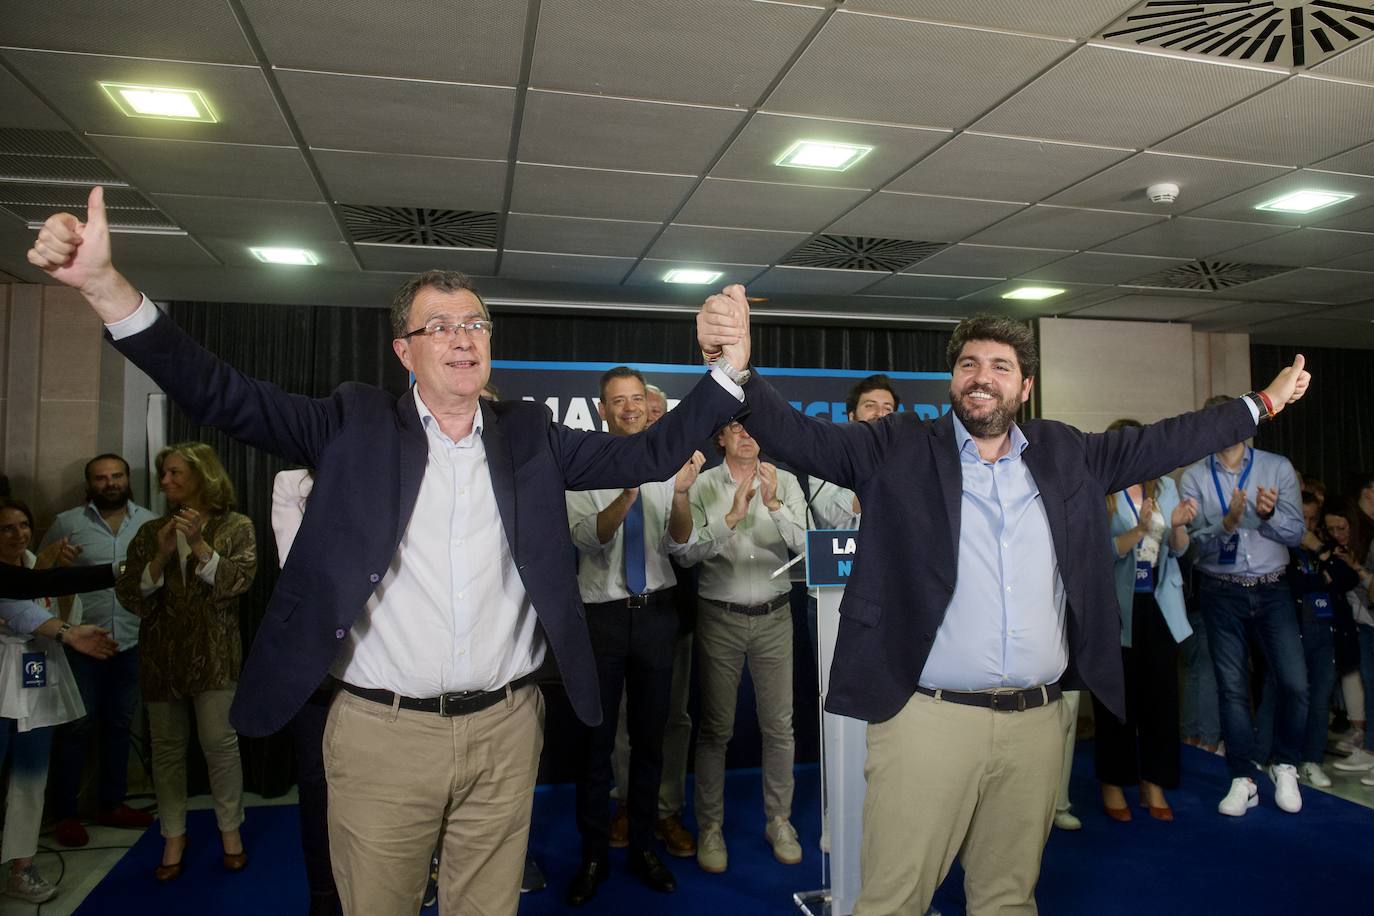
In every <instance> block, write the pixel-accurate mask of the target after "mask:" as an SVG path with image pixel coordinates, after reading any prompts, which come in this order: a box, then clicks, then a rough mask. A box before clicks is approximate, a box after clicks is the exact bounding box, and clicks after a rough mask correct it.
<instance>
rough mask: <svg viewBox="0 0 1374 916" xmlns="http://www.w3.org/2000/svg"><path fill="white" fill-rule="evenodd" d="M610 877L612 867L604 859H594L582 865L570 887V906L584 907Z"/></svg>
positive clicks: (568, 899) (568, 897)
mask: <svg viewBox="0 0 1374 916" xmlns="http://www.w3.org/2000/svg"><path fill="white" fill-rule="evenodd" d="M608 877H610V867H609V866H608V865H607V864H606V860H604V859H592V860H590V861H587V862H583V863H582V867H581V868H579V869H578V870H577V874H575V875H573V879H572V883H571V884H569V885H568V896H567V901H568V906H582V904H584V903H587V902H589V901H590V900H591V899H592V898H593V897H595V896H596V889H597V888H598V887H600V886H601V883H602V882H603V881H605V880H606V879H607V878H608Z"/></svg>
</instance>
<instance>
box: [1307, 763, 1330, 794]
mask: <svg viewBox="0 0 1374 916" xmlns="http://www.w3.org/2000/svg"><path fill="white" fill-rule="evenodd" d="M1302 778H1303V779H1306V780H1307V783H1308V785H1310V786H1314V787H1316V788H1318V789H1329V788H1331V777H1330V776H1327V775H1326V771H1325V770H1323V769H1322V765H1321V764H1320V763H1304V764H1303V765H1302Z"/></svg>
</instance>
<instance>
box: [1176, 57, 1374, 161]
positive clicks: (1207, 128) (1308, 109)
mask: <svg viewBox="0 0 1374 916" xmlns="http://www.w3.org/2000/svg"><path fill="white" fill-rule="evenodd" d="M1372 135H1374V86H1356V85H1353V84H1350V83H1338V82H1334V81H1332V80H1325V79H1314V78H1312V77H1308V76H1303V75H1298V76H1295V77H1293V78H1292V79H1291V80H1288V81H1287V82H1284V83H1281V84H1279V85H1277V86H1274V87H1273V88H1271V89H1269V90H1267V91H1265V92H1261V93H1260V94H1259V95H1256V96H1254V97H1253V98H1249V99H1246V100H1245V101H1243V102H1241V103H1240V104H1239V105H1236V106H1235V107H1234V108H1230V109H1228V110H1226V111H1224V112H1222V113H1220V114H1218V115H1216V116H1215V117H1212V118H1209V119H1208V120H1206V121H1203V122H1202V123H1201V124H1199V125H1197V126H1196V127H1193V128H1190V129H1189V130H1185V131H1184V132H1183V133H1181V134H1179V135H1178V136H1176V137H1171V138H1169V139H1168V140H1166V141H1164V142H1163V143H1161V144H1159V149H1161V150H1164V151H1167V152H1175V153H1191V154H1193V155H1197V156H1221V157H1225V158H1228V159H1246V160H1249V161H1251V162H1273V163H1276V164H1280V165H1289V166H1302V165H1307V164H1309V163H1312V162H1315V161H1316V160H1318V159H1325V158H1327V157H1328V156H1332V155H1334V154H1336V153H1339V152H1341V151H1342V150H1347V149H1349V148H1350V147H1352V146H1357V145H1359V144H1361V143H1364V142H1366V141H1367V140H1368V139H1369V138H1370V136H1372Z"/></svg>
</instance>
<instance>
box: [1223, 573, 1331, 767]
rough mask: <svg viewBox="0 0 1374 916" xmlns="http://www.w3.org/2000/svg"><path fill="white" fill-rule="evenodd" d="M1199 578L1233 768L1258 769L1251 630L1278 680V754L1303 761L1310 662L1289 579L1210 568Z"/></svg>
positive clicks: (1229, 764)
mask: <svg viewBox="0 0 1374 916" xmlns="http://www.w3.org/2000/svg"><path fill="white" fill-rule="evenodd" d="M1199 579H1200V584H1199V595H1200V598H1201V606H1202V616H1203V621H1204V622H1205V623H1206V625H1207V640H1208V643H1209V644H1210V647H1211V651H1212V667H1213V669H1214V670H1215V671H1216V676H1217V686H1218V687H1219V689H1220V692H1221V734H1222V737H1223V738H1224V739H1225V740H1226V767H1227V769H1228V770H1229V771H1230V773H1231V776H1232V777H1233V778H1234V777H1237V776H1250V775H1252V774H1253V773H1254V762H1255V759H1256V758H1255V754H1256V748H1255V733H1254V731H1253V728H1254V726H1253V724H1252V720H1251V716H1250V666H1249V665H1248V664H1247V655H1246V650H1247V647H1248V643H1249V642H1250V640H1251V639H1252V638H1253V639H1254V640H1255V641H1256V642H1258V644H1259V648H1260V651H1262V652H1263V653H1264V658H1265V661H1266V662H1267V663H1268V665H1269V668H1270V670H1272V671H1273V672H1274V678H1275V683H1276V687H1275V690H1274V691H1273V693H1274V694H1275V700H1276V703H1277V706H1276V710H1275V720H1274V721H1275V742H1274V752H1273V756H1274V760H1275V761H1276V762H1278V763H1287V764H1293V765H1294V766H1296V765H1297V764H1298V762H1299V758H1300V757H1301V754H1302V744H1303V735H1304V732H1305V730H1306V727H1307V664H1306V662H1305V661H1304V659H1303V645H1302V636H1301V635H1300V633H1299V631H1298V616H1297V614H1296V613H1295V611H1294V608H1293V595H1292V593H1291V592H1290V591H1289V590H1288V584H1287V583H1286V582H1278V583H1275V584H1272V585H1256V586H1254V587H1250V588H1246V587H1244V586H1240V585H1233V584H1231V583H1228V582H1222V581H1221V580H1219V579H1214V578H1212V577H1210V576H1206V575H1203V576H1200V577H1199ZM1260 762H1263V761H1260Z"/></svg>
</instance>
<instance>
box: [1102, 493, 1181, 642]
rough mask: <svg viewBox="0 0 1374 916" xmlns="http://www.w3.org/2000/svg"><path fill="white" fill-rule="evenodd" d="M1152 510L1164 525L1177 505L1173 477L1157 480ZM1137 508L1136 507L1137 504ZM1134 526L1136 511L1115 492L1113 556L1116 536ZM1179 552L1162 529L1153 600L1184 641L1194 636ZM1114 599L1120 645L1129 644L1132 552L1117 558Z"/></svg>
mask: <svg viewBox="0 0 1374 916" xmlns="http://www.w3.org/2000/svg"><path fill="white" fill-rule="evenodd" d="M1155 502H1156V503H1157V508H1156V510H1155V511H1157V512H1161V513H1163V514H1164V519H1165V524H1166V525H1167V524H1168V519H1169V517H1170V516H1171V515H1173V512H1174V509H1176V508H1178V503H1179V496H1178V486H1177V485H1176V484H1175V483H1174V481H1173V479H1172V478H1169V477H1161V478H1160V479H1159V493H1158V495H1157V496H1156V497H1155ZM1136 508H1137V509H1139V508H1140V507H1139V506H1136ZM1135 525H1136V517H1135V513H1134V512H1132V511H1131V507H1130V505H1129V504H1128V503H1127V502H1126V497H1125V495H1124V494H1123V493H1120V492H1118V493H1117V494H1116V511H1115V512H1113V513H1112V517H1111V529H1112V539H1113V543H1112V545H1111V551H1112V556H1114V557H1116V544H1115V539H1116V536H1117V535H1119V534H1124V533H1125V532H1127V531H1129V530H1130V529H1132V528H1134V527H1135ZM1178 556H1179V555H1178V554H1177V553H1175V552H1174V551H1173V549H1172V548H1171V547H1170V546H1169V535H1168V529H1166V530H1165V535H1164V544H1163V551H1162V559H1161V561H1160V563H1159V565H1158V566H1157V567H1156V568H1155V601H1157V602H1158V603H1159V609H1160V610H1161V611H1163V612H1164V622H1165V623H1166V624H1168V626H1169V632H1170V633H1172V634H1173V637H1174V642H1183V640H1185V639H1187V638H1188V637H1189V636H1191V635H1193V628H1192V627H1190V626H1189V625H1188V610H1187V608H1186V607H1184V604H1183V573H1182V571H1181V570H1179V568H1178ZM1115 574H1116V601H1117V604H1119V605H1120V606H1121V645H1123V646H1125V647H1126V648H1128V649H1129V648H1130V647H1131V611H1132V609H1133V607H1134V605H1135V551H1134V550H1132V551H1131V552H1130V553H1128V554H1126V555H1125V556H1124V557H1116V569H1115Z"/></svg>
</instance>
